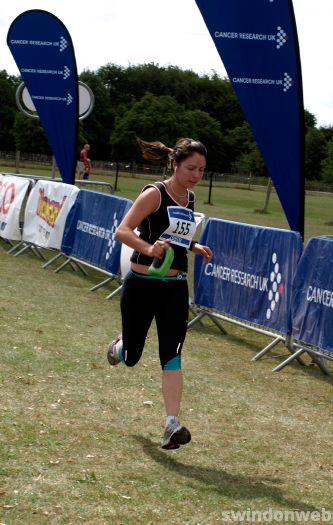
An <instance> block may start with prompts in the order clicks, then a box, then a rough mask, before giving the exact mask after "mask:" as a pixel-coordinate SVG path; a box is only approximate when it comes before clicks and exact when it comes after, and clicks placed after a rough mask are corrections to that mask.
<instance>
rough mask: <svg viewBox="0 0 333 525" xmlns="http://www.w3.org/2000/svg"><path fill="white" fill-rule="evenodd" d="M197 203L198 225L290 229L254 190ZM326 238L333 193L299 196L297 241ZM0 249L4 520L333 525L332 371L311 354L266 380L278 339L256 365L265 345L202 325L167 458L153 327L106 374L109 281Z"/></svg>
mask: <svg viewBox="0 0 333 525" xmlns="http://www.w3.org/2000/svg"><path fill="white" fill-rule="evenodd" d="M98 179H99V180H100V178H98ZM108 180H109V179H108ZM111 182H113V180H111ZM143 184H144V181H142V180H139V179H129V178H125V177H121V178H120V180H119V192H118V193H117V194H119V195H124V196H126V197H129V198H134V197H135V195H136V194H137V193H138V191H139V190H140V188H141V187H142V185H143ZM196 193H197V210H198V211H201V212H204V213H205V214H206V216H207V217H208V216H212V217H220V218H227V219H230V220H236V221H240V222H249V223H256V224H265V225H270V226H276V227H287V225H286V222H285V219H284V217H283V213H282V210H281V207H280V205H279V203H278V201H277V199H276V196H274V195H273V196H272V200H271V203H270V206H269V212H270V213H269V214H268V215H262V214H259V213H255V212H254V210H256V209H259V208H261V207H262V206H263V202H264V196H265V193H264V192H263V191H251V190H244V189H242V190H240V189H236V188H223V187H220V188H214V190H213V195H212V202H213V203H214V204H213V205H207V204H205V202H206V201H207V195H208V188H207V187H199V188H198V189H197V191H196ZM329 223H331V225H330V224H329ZM332 234H333V226H332V196H331V195H309V196H307V201H306V236H307V237H309V236H312V235H332ZM8 248H9V246H8V245H7V244H6V243H5V242H4V241H2V240H0V271H1V274H0V275H1V277H0V278H1V287H0V326H1V356H2V362H1V367H0V384H1V389H0V411H1V416H0V434H1V436H0V437H1V448H0V523H1V524H5V525H21V524H22V525H23V524H24V525H39V524H46V523H47V524H51V525H58V524H59V525H77V524H80V523H86V524H91V525H108V524H112V525H153V524H154V525H155V524H156V525H214V524H224V523H229V522H232V521H228V519H227V518H228V517H230V520H231V519H232V518H233V517H234V518H235V519H234V521H233V522H234V523H235V522H238V523H240V522H241V521H242V522H248V523H249V522H258V520H256V521H254V520H252V521H249V520H248V521H246V518H244V517H243V518H244V519H243V520H242V519H241V515H239V516H238V518H237V519H236V517H235V516H233V515H232V514H231V513H232V512H236V511H239V512H248V513H249V512H250V511H251V512H252V511H253V512H254V511H257V512H259V511H264V512H265V511H266V512H268V511H271V512H273V511H274V512H277V514H276V516H279V514H278V513H279V512H280V513H281V512H286V511H288V512H291V511H293V512H298V513H299V512H301V511H302V512H304V513H305V514H303V517H301V518H300V519H298V521H297V522H298V523H302V524H303V523H314V522H318V521H320V520H318V519H314V517H315V518H317V517H318V516H321V517H323V516H324V518H325V517H327V514H322V509H323V508H325V509H326V512H327V511H330V512H332V520H333V496H332V481H331V478H332V468H333V460H332V454H331V446H332V445H331V443H332V430H333V416H332V400H333V398H332V377H331V376H329V377H326V376H323V375H322V374H321V372H320V371H319V369H318V368H317V367H314V366H310V363H309V359H306V360H307V363H308V365H309V366H300V365H299V364H298V363H297V362H295V363H293V364H292V365H290V366H288V367H287V368H285V369H284V370H283V371H281V372H279V373H273V372H272V368H273V367H274V366H275V365H276V364H277V363H279V362H280V361H281V360H282V357H284V356H285V355H286V350H285V349H284V347H283V346H282V345H281V346H277V347H276V348H275V350H274V351H272V352H270V353H269V354H268V355H267V356H266V357H265V358H264V359H262V360H260V361H258V362H253V361H251V358H252V357H253V356H254V355H255V354H256V353H257V352H258V351H259V350H260V349H262V348H263V347H264V346H266V344H267V343H268V342H269V339H268V338H267V337H266V336H264V335H259V334H256V333H253V332H249V331H248V330H246V329H244V328H241V327H236V326H233V325H230V324H225V328H226V329H227V331H228V334H227V335H226V336H223V335H222V334H221V332H220V331H219V330H218V328H217V327H216V326H215V325H212V324H209V322H208V321H207V322H206V326H205V327H201V326H200V325H199V324H196V325H195V326H194V328H193V329H191V330H189V332H188V336H187V339H186V343H185V347H184V359H183V361H184V370H185V390H184V398H183V405H182V414H181V416H182V420H183V421H184V423H185V424H186V425H188V427H189V428H190V430H191V433H192V438H193V439H192V442H191V443H190V444H189V445H188V446H186V447H182V448H181V449H179V450H177V451H163V450H162V449H161V448H160V442H161V438H162V434H163V426H164V409H163V404H162V396H161V391H160V369H159V362H158V356H157V351H156V346H157V338H156V332H155V328H154V327H153V328H152V330H151V332H150V334H149V340H148V342H147V346H146V349H145V352H144V355H143V358H142V360H141V361H140V363H139V364H138V365H137V366H136V367H135V369H133V370H130V369H126V368H125V367H122V366H118V367H116V368H111V367H109V366H108V364H107V362H106V358H105V348H106V346H107V343H108V342H109V340H110V339H111V338H113V336H114V335H115V334H117V333H118V331H119V326H120V313H119V297H118V296H116V297H114V298H113V299H112V300H111V301H106V299H105V297H106V295H107V293H109V292H110V291H111V290H113V289H114V287H115V286H114V285H109V288H108V290H106V289H103V288H102V289H100V290H98V291H96V292H90V291H89V288H90V287H91V286H93V285H94V284H96V282H98V280H101V276H100V275H98V274H97V272H94V271H91V270H90V271H89V275H88V277H83V276H81V275H79V274H78V273H74V272H72V271H71V270H70V269H66V270H64V271H63V272H61V273H60V274H55V273H53V271H52V269H51V268H48V269H45V270H44V269H42V268H41V265H42V262H41V261H40V260H39V259H37V258H35V257H34V256H32V255H29V254H25V255H22V256H19V257H13V256H12V255H8V254H7V253H6V251H7V250H8ZM329 366H330V365H329ZM316 512H317V513H319V514H316ZM310 513H312V514H311V516H312V518H311V519H310V518H309V516H310ZM248 515H249V514H248ZM297 516H299V514H297ZM281 521H282V520H281V519H280V520H279V519H278V520H275V521H271V522H276V523H277V522H280V523H281ZM285 521H286V520H285ZM289 521H291V520H290V519H289ZM294 521H296V519H295V520H294ZM321 521H325V520H324V519H322V520H321ZM327 522H328V521H327V520H326V523H327ZM330 522H332V521H330Z"/></svg>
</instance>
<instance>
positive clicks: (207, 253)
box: [191, 242, 213, 264]
mask: <svg viewBox="0 0 333 525" xmlns="http://www.w3.org/2000/svg"><path fill="white" fill-rule="evenodd" d="M191 251H192V252H193V253H195V254H196V255H201V256H202V257H203V258H204V262H205V264H207V263H208V262H209V261H210V260H211V259H212V257H213V252H212V250H211V249H210V248H209V246H204V245H203V244H199V243H198V242H196V243H195V244H194V245H193V247H192V250H191Z"/></svg>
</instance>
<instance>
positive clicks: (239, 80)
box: [232, 72, 295, 93]
mask: <svg viewBox="0 0 333 525" xmlns="http://www.w3.org/2000/svg"><path fill="white" fill-rule="evenodd" d="M232 82H233V84H254V85H258V86H278V87H281V88H282V89H283V91H284V92H285V93H286V92H287V91H288V90H289V89H290V88H292V87H293V86H294V85H295V80H293V79H292V77H291V76H290V75H289V74H288V73H287V72H285V73H284V75H283V78H249V77H233V78H232Z"/></svg>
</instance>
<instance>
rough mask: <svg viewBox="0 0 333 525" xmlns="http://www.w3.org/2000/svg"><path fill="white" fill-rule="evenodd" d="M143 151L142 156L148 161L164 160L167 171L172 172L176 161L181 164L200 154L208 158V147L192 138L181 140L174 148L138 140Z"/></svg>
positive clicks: (161, 143) (160, 143)
mask: <svg viewBox="0 0 333 525" xmlns="http://www.w3.org/2000/svg"><path fill="white" fill-rule="evenodd" d="M137 141H138V144H139V146H140V148H141V151H142V156H143V158H144V159H147V160H162V161H163V160H164V161H166V163H167V171H171V164H172V161H173V160H174V161H175V162H177V163H179V162H182V161H183V160H185V159H187V157H189V156H190V155H192V154H193V153H199V154H200V155H203V156H204V157H205V159H206V158H207V150H206V147H205V146H204V145H203V144H202V142H199V141H198V140H193V139H190V138H180V139H178V140H177V142H176V144H175V146H174V147H173V148H169V147H168V146H166V145H165V144H163V142H159V141H154V142H147V141H146V140H142V139H140V138H137Z"/></svg>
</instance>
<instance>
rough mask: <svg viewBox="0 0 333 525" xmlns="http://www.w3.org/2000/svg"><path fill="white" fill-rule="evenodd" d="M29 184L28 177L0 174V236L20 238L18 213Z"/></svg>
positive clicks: (13, 238)
mask: <svg viewBox="0 0 333 525" xmlns="http://www.w3.org/2000/svg"><path fill="white" fill-rule="evenodd" d="M29 184H30V180H29V179H22V178H20V177H15V176H11V175H0V237H3V238H4V239H10V240H12V241H20V240H21V238H22V234H21V229H20V213H21V208H22V204H23V200H24V197H25V196H26V193H27V190H28V188H29Z"/></svg>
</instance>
